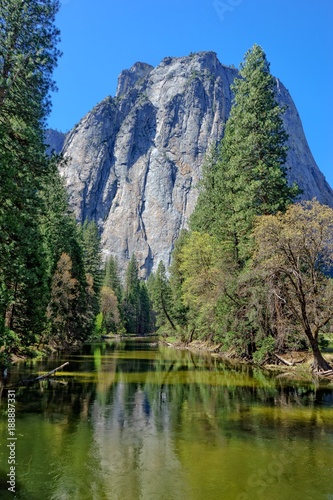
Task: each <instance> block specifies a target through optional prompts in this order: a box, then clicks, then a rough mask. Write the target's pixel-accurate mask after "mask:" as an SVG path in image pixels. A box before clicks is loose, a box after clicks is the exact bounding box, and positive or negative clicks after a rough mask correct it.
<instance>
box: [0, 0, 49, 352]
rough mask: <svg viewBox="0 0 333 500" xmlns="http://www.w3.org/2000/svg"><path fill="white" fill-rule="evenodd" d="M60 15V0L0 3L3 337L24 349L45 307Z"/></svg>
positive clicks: (38, 329)
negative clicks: (11, 333) (43, 215)
mask: <svg viewBox="0 0 333 500" xmlns="http://www.w3.org/2000/svg"><path fill="white" fill-rule="evenodd" d="M58 8H59V2H58V1H57V0H44V1H42V0H40V1H38V2H36V1H32V0H4V1H2V2H1V4H0V20H1V21H0V51H1V53H0V152H1V156H0V207H1V209H0V284H1V287H0V314H1V316H0V330H1V329H3V327H4V326H6V327H7V328H15V329H16V330H17V332H18V333H20V335H21V341H22V342H26V341H27V332H29V331H31V332H32V331H33V332H34V334H38V333H40V332H41V329H42V327H43V318H44V313H45V308H46V300H47V293H45V287H46V285H47V279H46V275H47V272H46V269H47V260H46V255H45V252H44V248H43V241H42V235H41V231H40V228H39V224H38V216H39V214H40V212H41V210H42V205H41V201H40V197H39V193H40V190H41V180H42V178H43V176H44V175H45V173H46V172H47V171H48V168H49V162H48V159H47V157H46V155H45V146H44V143H43V125H44V119H45V116H46V114H47V112H48V110H49V104H50V103H49V97H48V95H49V91H50V90H52V89H54V85H53V82H52V70H53V68H54V66H55V65H56V62H57V58H58V56H59V51H58V50H57V48H56V44H57V42H58V40H59V32H58V30H57V29H56V28H55V26H54V17H55V14H56V12H57V10H58ZM28 341H31V339H30V340H28Z"/></svg>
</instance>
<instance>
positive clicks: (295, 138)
mask: <svg viewBox="0 0 333 500" xmlns="http://www.w3.org/2000/svg"><path fill="white" fill-rule="evenodd" d="M236 75H237V71H236V70H235V69H232V68H230V67H227V66H224V65H222V64H221V63H220V62H219V61H218V59H217V56H216V54H215V53H213V52H202V53H198V54H193V55H190V56H188V57H179V58H171V57H167V58H165V59H163V61H162V62H161V64H160V65H159V66H157V67H156V68H153V67H151V66H149V65H147V64H144V63H136V64H135V65H134V66H133V67H132V68H131V69H130V70H125V71H123V72H122V73H121V75H120V77H119V81H118V88H117V93H116V97H114V98H112V97H107V98H106V99H104V100H103V101H102V102H101V103H99V104H98V105H97V106H96V107H95V108H94V109H93V110H92V111H91V112H90V113H88V114H87V115H86V116H85V117H84V118H83V119H82V120H81V121H80V122H79V124H78V125H76V126H75V127H74V129H73V130H72V131H71V132H70V133H69V134H68V136H67V139H66V141H65V144H64V147H63V155H64V160H65V161H64V162H63V163H62V164H61V165H60V167H59V168H60V173H61V175H62V176H63V177H64V179H65V183H66V185H67V188H68V192H69V195H70V202H71V205H72V207H73V210H74V211H75V214H76V216H77V218H78V219H79V220H84V219H87V218H88V219H93V220H95V221H96V222H97V223H98V225H99V228H100V231H101V241H102V248H103V254H104V257H105V258H106V257H107V256H108V255H111V254H112V255H116V256H117V257H118V259H119V262H120V265H121V266H122V267H123V268H125V266H126V264H127V261H128V259H129V258H130V257H131V255H132V253H133V252H134V253H135V254H136V256H137V258H138V260H139V263H140V268H141V274H142V276H146V275H148V274H149V273H150V271H151V270H152V269H155V268H156V267H157V265H158V262H159V261H160V260H163V261H164V263H165V264H166V265H168V264H169V263H170V254H171V250H172V248H173V244H174V241H175V239H176V238H177V236H178V234H179V231H180V230H181V228H183V227H186V224H187V221H188V218H189V216H190V214H191V213H192V211H193V208H194V206H195V203H196V200H197V196H198V190H197V187H196V186H197V184H198V180H199V179H200V177H201V168H202V164H203V161H204V157H205V154H206V152H207V149H208V148H209V145H210V144H212V143H216V141H218V140H219V139H220V138H221V137H222V134H223V128H224V124H225V122H226V120H227V118H228V115H229V112H230V107H231V100H232V94H231V90H230V84H231V83H232V81H233V79H234V78H235V76H236ZM277 84H278V99H279V101H280V102H281V104H286V105H287V106H288V109H287V112H286V113H285V116H284V121H285V127H286V129H287V132H288V133H289V135H290V139H289V146H290V150H289V155H288V165H289V166H290V171H289V179H290V181H293V180H296V181H297V182H298V183H299V185H300V187H301V188H302V189H303V190H304V194H303V197H305V198H312V197H313V196H316V197H317V198H318V199H319V200H320V201H322V202H324V203H327V204H329V205H331V206H333V192H332V190H331V189H330V187H329V186H328V184H327V183H326V181H325V179H324V177H323V175H322V174H321V173H320V171H319V169H318V167H317V165H316V163H315V161H314V159H313V157H312V155H311V152H310V150H309V147H308V145H307V142H306V139H305V137H304V133H303V129H302V124H301V121H300V119H299V116H298V113H297V110H296V108H295V106H294V104H293V101H292V99H291V97H290V95H289V93H288V92H287V90H286V89H285V88H284V86H283V85H282V83H281V82H279V81H278V82H277Z"/></svg>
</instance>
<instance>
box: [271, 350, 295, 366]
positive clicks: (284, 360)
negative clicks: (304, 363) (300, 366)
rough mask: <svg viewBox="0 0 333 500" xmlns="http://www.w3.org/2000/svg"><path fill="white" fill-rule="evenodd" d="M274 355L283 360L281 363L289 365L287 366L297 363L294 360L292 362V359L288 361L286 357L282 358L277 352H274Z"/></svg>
mask: <svg viewBox="0 0 333 500" xmlns="http://www.w3.org/2000/svg"><path fill="white" fill-rule="evenodd" d="M274 356H275V357H276V358H277V359H278V360H279V361H281V363H283V364H284V365H287V366H295V363H294V362H291V363H290V361H287V360H286V359H283V358H281V356H278V355H277V354H275V353H274Z"/></svg>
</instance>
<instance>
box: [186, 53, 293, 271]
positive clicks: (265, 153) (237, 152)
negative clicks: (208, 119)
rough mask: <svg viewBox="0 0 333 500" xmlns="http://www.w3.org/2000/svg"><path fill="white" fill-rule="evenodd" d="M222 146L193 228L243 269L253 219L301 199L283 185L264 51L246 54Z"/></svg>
mask: <svg viewBox="0 0 333 500" xmlns="http://www.w3.org/2000/svg"><path fill="white" fill-rule="evenodd" d="M232 90H233V92H234V100H233V105H232V108H231V112H230V116H229V119H228V121H227V123H226V127H225V134H224V137H223V139H222V141H221V144H220V145H219V147H218V148H217V150H216V151H213V153H212V154H211V157H210V158H209V159H208V165H206V167H205V170H204V175H205V177H204V179H203V190H202V193H201V195H200V197H199V200H198V205H197V208H196V210H195V212H194V214H193V217H192V224H191V226H192V228H193V229H196V230H201V231H202V230H203V231H208V232H209V233H210V234H212V235H214V236H216V237H217V238H218V239H219V240H220V241H221V242H223V244H224V246H225V248H226V249H227V250H229V251H230V252H231V253H232V254H233V258H234V260H235V261H236V262H237V264H238V265H239V266H240V267H242V265H243V263H244V260H246V259H247V258H248V257H249V245H248V238H249V235H250V232H251V229H252V224H253V220H254V218H255V216H257V215H263V214H274V213H276V212H278V211H284V210H285V209H286V207H287V206H288V204H289V203H290V202H291V201H292V200H293V199H294V197H295V196H296V195H297V194H298V193H299V190H298V188H297V187H295V186H293V187H290V186H288V182H287V176H286V173H287V166H286V160H287V146H286V141H287V138H288V136H287V134H286V132H285V130H284V126H283V122H282V118H281V115H282V113H283V112H284V109H283V108H281V107H280V106H279V104H278V103H277V101H276V81H275V79H274V78H273V77H272V75H271V74H270V70H269V63H268V61H267V59H266V55H265V53H264V52H263V50H262V48H261V47H259V46H258V45H254V46H253V47H252V49H251V50H249V51H248V52H247V53H246V54H245V58H244V62H243V63H242V64H241V68H240V72H239V78H236V79H235V81H234V83H233V85H232Z"/></svg>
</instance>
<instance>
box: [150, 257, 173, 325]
mask: <svg viewBox="0 0 333 500" xmlns="http://www.w3.org/2000/svg"><path fill="white" fill-rule="evenodd" d="M151 299H152V303H153V308H154V311H155V313H156V316H157V320H156V325H157V326H158V327H159V326H161V325H164V324H165V323H169V325H170V326H171V328H172V329H173V330H176V326H175V323H174V321H173V319H172V292H171V287H170V283H169V280H168V278H167V275H166V270H165V265H164V263H163V262H162V261H160V262H159V264H158V268H157V271H156V273H155V275H154V281H153V284H152V286H151Z"/></svg>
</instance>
